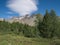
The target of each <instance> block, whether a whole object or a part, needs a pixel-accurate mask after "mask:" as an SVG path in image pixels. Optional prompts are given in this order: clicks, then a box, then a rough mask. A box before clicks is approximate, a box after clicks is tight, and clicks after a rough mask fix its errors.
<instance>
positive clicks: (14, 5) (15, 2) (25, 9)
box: [7, 0, 38, 16]
mask: <svg viewBox="0 0 60 45" xmlns="http://www.w3.org/2000/svg"><path fill="white" fill-rule="evenodd" d="M37 1H38V0H9V1H8V2H7V7H8V8H10V10H12V11H14V12H16V13H18V14H19V15H20V16H25V15H26V14H31V13H32V12H35V11H37V10H38V7H37Z"/></svg>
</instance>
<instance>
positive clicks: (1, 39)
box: [0, 34, 49, 45]
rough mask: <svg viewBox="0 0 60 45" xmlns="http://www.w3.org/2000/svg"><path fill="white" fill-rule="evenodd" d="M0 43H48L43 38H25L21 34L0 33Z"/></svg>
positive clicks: (3, 44) (37, 44)
mask: <svg viewBox="0 0 60 45" xmlns="http://www.w3.org/2000/svg"><path fill="white" fill-rule="evenodd" d="M0 45H49V41H48V40H45V39H37V38H26V37H22V36H13V35H9V34H8V35H0Z"/></svg>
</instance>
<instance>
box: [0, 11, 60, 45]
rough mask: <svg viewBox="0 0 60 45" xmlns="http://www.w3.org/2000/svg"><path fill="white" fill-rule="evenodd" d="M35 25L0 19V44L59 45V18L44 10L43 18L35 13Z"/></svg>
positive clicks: (53, 13)
mask: <svg viewBox="0 0 60 45" xmlns="http://www.w3.org/2000/svg"><path fill="white" fill-rule="evenodd" d="M35 24H36V25H35V26H29V25H27V24H22V23H19V22H13V23H8V22H5V21H0V45H60V19H59V17H58V16H57V15H56V13H55V11H54V10H51V12H50V13H49V12H48V10H46V13H45V15H44V16H43V19H42V18H41V14H36V20H35Z"/></svg>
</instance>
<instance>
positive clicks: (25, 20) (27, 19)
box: [5, 15, 43, 26]
mask: <svg viewBox="0 0 60 45" xmlns="http://www.w3.org/2000/svg"><path fill="white" fill-rule="evenodd" d="M36 16H37V15H32V16H29V15H26V16H20V17H12V18H10V19H5V21H7V22H9V23H13V22H19V23H22V24H28V25H30V26H34V25H35V20H36ZM40 16H41V17H43V16H42V15H40ZM41 19H42V18H41Z"/></svg>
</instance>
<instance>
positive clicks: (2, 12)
mask: <svg viewBox="0 0 60 45" xmlns="http://www.w3.org/2000/svg"><path fill="white" fill-rule="evenodd" d="M7 1H8V0H0V18H9V16H19V14H18V13H16V12H12V10H10V9H9V8H8V7H6V5H7ZM38 4H39V5H38V6H37V7H38V10H37V11H36V12H34V13H40V14H44V13H45V11H46V9H48V11H50V10H51V9H54V10H55V12H56V14H57V15H60V0H39V2H38ZM11 12H12V13H11Z"/></svg>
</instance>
